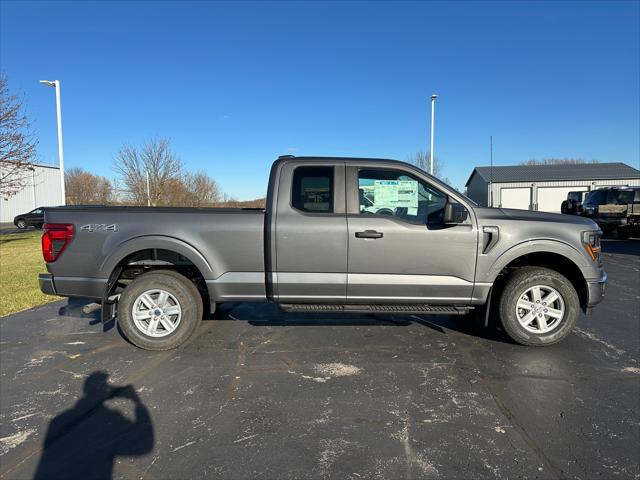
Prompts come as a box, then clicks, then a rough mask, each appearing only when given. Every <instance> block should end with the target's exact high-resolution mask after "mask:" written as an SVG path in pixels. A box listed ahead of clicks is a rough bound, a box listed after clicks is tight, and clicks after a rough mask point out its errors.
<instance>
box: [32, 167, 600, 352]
mask: <svg viewBox="0 0 640 480" xmlns="http://www.w3.org/2000/svg"><path fill="white" fill-rule="evenodd" d="M45 218H46V224H45V227H44V234H43V236H42V249H43V254H44V258H45V261H46V264H47V270H48V273H42V274H40V278H39V281H40V288H41V289H42V291H43V292H45V293H48V294H52V295H61V296H76V297H77V296H79V297H85V298H90V299H94V300H96V301H98V302H101V304H102V318H103V321H109V320H111V319H113V318H115V319H116V320H117V322H118V326H119V327H120V330H121V331H122V333H123V334H124V335H125V336H126V338H127V339H129V341H130V342H131V343H133V344H134V345H137V346H138V347H141V348H145V349H149V350H166V349H169V348H175V347H177V346H178V345H180V344H182V343H184V342H185V341H187V340H188V339H189V338H190V337H191V335H192V334H193V332H194V331H195V329H196V328H197V325H198V323H199V322H200V320H201V319H202V316H203V311H204V310H209V311H214V310H215V309H216V305H217V304H219V303H223V302H269V301H270V302H277V303H279V304H280V306H281V308H283V309H284V310H287V311H295V312H319V313H338V314H343V313H348V312H366V313H372V314H381V313H387V314H447V315H461V314H466V313H469V312H471V311H473V310H476V309H477V311H479V312H482V313H481V315H480V318H481V319H482V320H483V321H484V322H485V323H486V322H487V321H488V318H489V308H491V311H493V312H495V314H496V316H497V317H499V318H500V322H501V324H502V327H503V328H504V331H505V332H506V333H507V334H508V335H509V336H510V337H511V338H512V339H513V340H514V341H516V342H518V343H521V344H523V345H540V346H541V345H551V344H554V343H557V342H559V341H561V340H562V339H563V338H565V337H566V336H567V335H568V334H569V333H570V332H571V330H572V328H573V326H574V325H575V323H576V321H577V320H578V316H579V313H580V310H581V309H582V310H584V311H588V310H589V309H591V308H592V307H593V306H594V305H596V304H597V303H599V302H600V301H601V300H602V298H603V297H604V291H605V283H606V281H607V275H606V274H605V272H604V270H603V267H602V261H601V258H600V235H601V233H602V232H601V231H600V230H599V229H598V226H597V225H596V224H595V223H594V222H593V221H592V220H590V219H588V218H582V217H579V216H572V215H560V214H556V213H544V212H532V211H526V210H511V209H498V208H482V207H479V206H478V205H476V204H475V203H474V202H473V201H472V200H470V199H469V198H467V197H465V196H464V195H462V194H461V193H459V192H457V191H456V190H454V189H453V188H451V187H450V186H448V185H446V184H444V183H442V182H441V181H440V180H438V179H437V178H435V177H433V176H431V175H429V174H427V173H425V172H423V171H422V170H420V169H419V168H417V167H415V166H413V165H409V164H407V163H403V162H397V161H393V160H379V159H366V158H365V159H353V158H317V157H304V158H298V157H293V156H286V157H282V158H280V159H278V160H276V162H275V163H274V164H273V167H272V169H271V175H270V177H269V184H268V190H267V201H266V208H265V209H203V208H146V207H98V206H95V207H82V206H67V207H57V208H47V212H46V215H45Z"/></svg>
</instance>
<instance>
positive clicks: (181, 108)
mask: <svg viewBox="0 0 640 480" xmlns="http://www.w3.org/2000/svg"><path fill="white" fill-rule="evenodd" d="M0 5H1V6H0V31H1V33H0V67H1V68H2V70H3V71H4V72H5V73H6V75H7V76H8V78H9V82H10V87H11V89H12V90H13V91H14V92H21V93H23V94H24V96H25V99H26V101H27V105H28V112H29V114H30V116H31V118H32V120H33V124H34V128H35V130H36V133H37V135H38V138H39V140H40V146H39V160H40V161H41V162H43V163H54V162H56V161H57V146H56V127H55V100H54V92H53V89H49V88H46V87H44V86H41V85H39V84H38V80H39V79H44V78H47V79H59V80H61V82H62V89H61V92H62V107H63V112H62V113H63V128H64V143H65V145H64V146H65V161H66V165H67V166H68V167H82V168H85V169H87V170H90V171H92V172H94V173H99V174H102V175H107V176H109V177H113V176H114V174H113V171H112V167H111V166H112V159H113V156H114V155H115V153H116V152H117V150H118V149H119V147H120V146H121V145H122V144H123V143H137V144H140V143H142V142H143V141H144V140H145V139H149V138H153V137H168V138H170V139H171V141H172V145H173V148H174V150H175V151H176V152H177V153H178V154H179V155H180V157H181V158H182V159H183V160H184V162H185V163H186V164H187V166H188V167H189V168H191V169H194V170H195V169H203V170H205V171H206V172H207V173H209V174H210V175H211V176H213V177H214V178H215V179H216V180H217V181H218V182H219V183H220V185H221V187H222V189H223V190H224V191H225V192H228V193H229V194H231V195H233V196H234V197H236V198H239V199H249V198H254V197H258V196H262V195H264V193H265V191H266V182H267V175H268V170H269V167H270V165H271V163H272V161H273V160H274V159H275V157H277V156H278V155H281V154H288V153H294V154H296V155H345V156H375V157H387V158H396V159H400V160H404V159H406V158H407V157H408V155H410V154H411V153H413V152H415V151H417V150H420V149H423V150H427V149H428V141H429V96H430V95H431V93H437V94H438V95H439V96H440V98H439V100H438V104H437V107H436V147H435V151H436V155H437V156H439V157H440V158H441V160H442V161H443V162H444V164H445V170H444V174H445V175H446V176H447V177H449V178H450V179H451V181H452V183H453V184H454V185H455V186H461V185H464V183H465V181H466V179H467V177H468V176H469V174H470V172H471V170H472V168H473V166H475V165H482V164H488V161H489V160H488V159H489V135H493V137H494V162H495V164H497V165H500V164H503V165H506V164H512V163H517V162H520V161H524V160H528V159H531V158H544V157H549V156H560V157H583V158H587V159H592V158H596V159H599V160H601V161H607V162H614V161H622V162H625V163H628V164H630V165H632V166H636V167H637V166H639V163H640V151H639V148H640V138H639V131H640V125H639V115H640V92H639V88H640V87H639V85H640V74H639V62H640V60H639V59H640V51H639V48H640V47H639V46H640V36H639V29H640V27H639V23H640V7H639V5H640V3H639V2H633V1H625V2H595V1H591V2H579V1H570V2H566V3H562V2H551V1H548V2H532V3H527V2H512V3H508V2H504V1H499V2H468V3H467V2H442V3H441V2H406V3H404V2H393V3H386V2H371V3H369V2H364V1H359V2H353V3H348V2H340V3H339V2H310V3H302V2H277V3H268V2H259V3H251V2H247V3H239V2H233V3H225V2H205V1H199V2H193V3H189V2H172V1H161V2H151V1H143V2H83V3H81V2H76V1H71V2H29V1H20V2H12V1H5V0H3V1H2V2H1V4H0Z"/></svg>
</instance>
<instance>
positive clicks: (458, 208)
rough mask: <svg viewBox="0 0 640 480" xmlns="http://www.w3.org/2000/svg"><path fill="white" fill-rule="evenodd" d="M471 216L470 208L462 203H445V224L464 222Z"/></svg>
mask: <svg viewBox="0 0 640 480" xmlns="http://www.w3.org/2000/svg"><path fill="white" fill-rule="evenodd" d="M467 218H469V212H468V210H467V209H466V208H465V207H464V205H462V204H461V203H458V202H455V201H451V200H449V201H447V203H445V205H444V216H443V220H442V222H443V223H445V224H458V223H464V222H466V221H467Z"/></svg>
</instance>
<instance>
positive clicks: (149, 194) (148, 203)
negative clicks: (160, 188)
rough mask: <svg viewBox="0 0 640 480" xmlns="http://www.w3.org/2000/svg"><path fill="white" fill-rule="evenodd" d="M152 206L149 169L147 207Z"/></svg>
mask: <svg viewBox="0 0 640 480" xmlns="http://www.w3.org/2000/svg"><path fill="white" fill-rule="evenodd" d="M150 206H151V188H149V169H148V168H147V207H150Z"/></svg>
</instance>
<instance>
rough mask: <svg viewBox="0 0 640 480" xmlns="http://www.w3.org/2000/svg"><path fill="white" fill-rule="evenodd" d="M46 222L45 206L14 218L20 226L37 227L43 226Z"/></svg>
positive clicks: (15, 223)
mask: <svg viewBox="0 0 640 480" xmlns="http://www.w3.org/2000/svg"><path fill="white" fill-rule="evenodd" d="M43 223H44V208H43V207H38V208H36V209H35V210H31V211H30V212H27V213H23V214H22V215H18V216H17V217H15V218H14V219H13V224H14V225H15V226H16V227H18V228H21V229H23V228H27V227H36V228H42V224H43Z"/></svg>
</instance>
